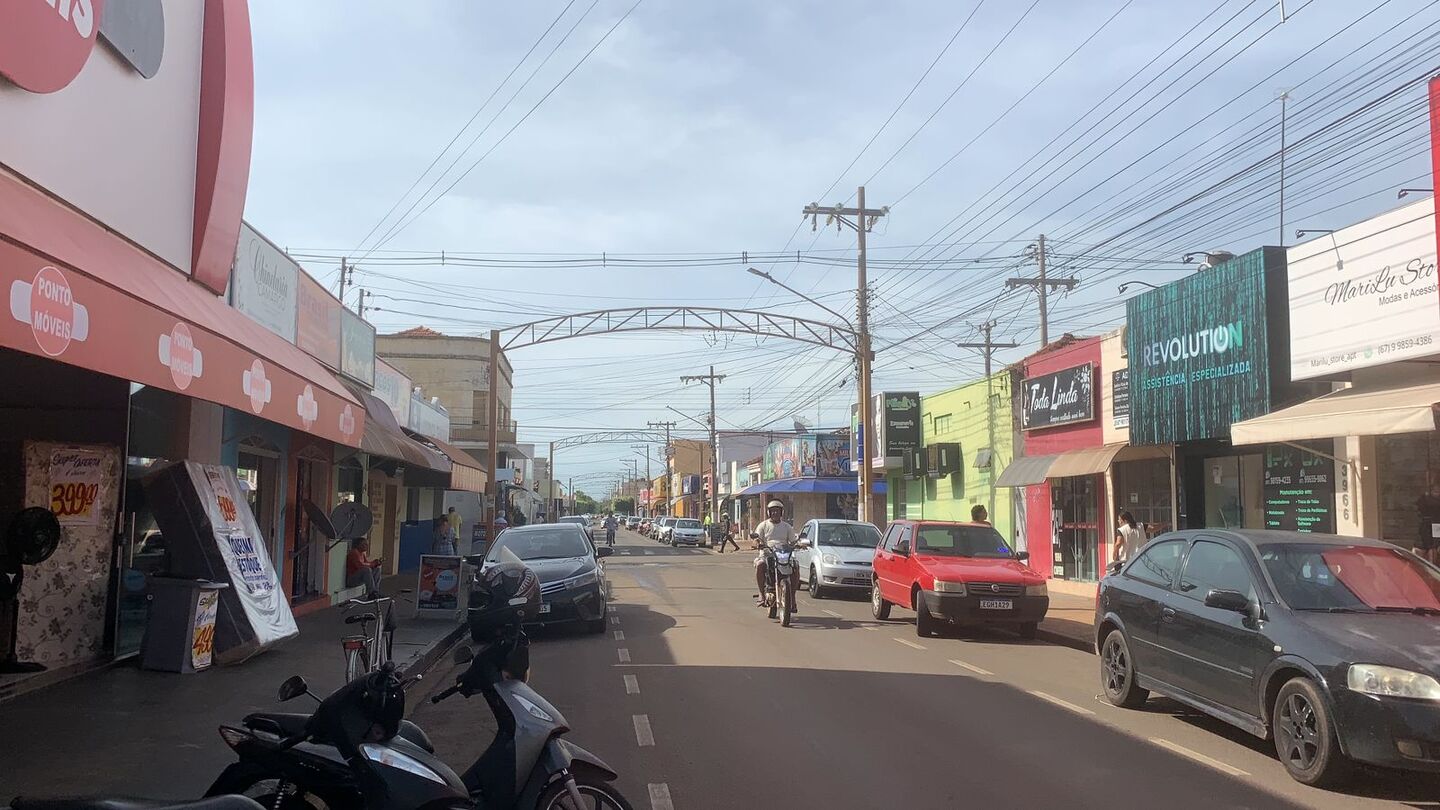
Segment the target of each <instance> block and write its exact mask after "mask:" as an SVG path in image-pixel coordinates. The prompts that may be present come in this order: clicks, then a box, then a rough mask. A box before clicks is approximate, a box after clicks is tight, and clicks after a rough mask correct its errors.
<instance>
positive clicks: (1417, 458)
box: [1375, 433, 1440, 546]
mask: <svg viewBox="0 0 1440 810" xmlns="http://www.w3.org/2000/svg"><path fill="white" fill-rule="evenodd" d="M1375 455H1376V462H1377V464H1376V467H1377V468H1378V469H1379V473H1380V488H1379V490H1380V538H1381V539H1383V540H1388V541H1390V542H1392V543H1399V544H1401V545H1404V546H1413V545H1414V544H1415V541H1416V540H1418V539H1419V538H1421V537H1422V536H1424V537H1426V538H1427V539H1428V538H1429V537H1430V536H1431V534H1432V533H1433V529H1432V527H1431V525H1430V524H1431V521H1430V520H1429V519H1428V518H1429V517H1433V515H1427V516H1426V518H1427V519H1426V520H1424V521H1422V520H1421V515H1420V512H1421V505H1422V503H1421V499H1422V498H1424V497H1425V495H1426V490H1427V488H1428V486H1429V485H1430V484H1431V483H1440V441H1437V440H1436V434H1434V433H1417V434H1407V435H1402V436H1379V437H1377V438H1376V439H1375ZM1427 511H1428V510H1427ZM1422 531H1424V532H1425V534H1424V535H1422Z"/></svg>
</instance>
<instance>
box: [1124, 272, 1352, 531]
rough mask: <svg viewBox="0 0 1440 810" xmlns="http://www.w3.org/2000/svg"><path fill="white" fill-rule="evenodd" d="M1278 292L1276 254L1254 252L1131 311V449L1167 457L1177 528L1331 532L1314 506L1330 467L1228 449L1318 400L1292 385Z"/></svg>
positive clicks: (1304, 456) (1292, 450) (1145, 299)
mask: <svg viewBox="0 0 1440 810" xmlns="http://www.w3.org/2000/svg"><path fill="white" fill-rule="evenodd" d="M1286 288H1287V284H1286V269H1285V253H1284V251H1283V250H1281V249H1279V248H1260V249H1258V250H1254V251H1251V252H1250V253H1247V254H1245V255H1243V256H1239V257H1236V258H1234V259H1231V260H1230V261H1227V262H1224V263H1222V264H1219V265H1217V266H1215V267H1213V268H1210V269H1209V270H1206V271H1203V272H1200V273H1197V274H1195V275H1193V276H1189V277H1187V278H1185V279H1182V280H1180V281H1177V282H1175V283H1173V284H1169V285H1166V286H1165V287H1162V288H1160V289H1159V290H1153V291H1150V292H1147V293H1145V294H1143V295H1139V296H1136V297H1134V298H1131V299H1130V300H1129V301H1128V302H1127V350H1128V354H1129V360H1130V440H1131V442H1133V443H1135V444H1137V445H1155V446H1164V445H1174V447H1175V465H1176V478H1177V505H1178V512H1177V520H1176V523H1177V525H1178V526H1179V527H1180V528H1201V527H1207V526H1213V527H1226V528H1247V529H1265V528H1294V527H1296V526H1302V525H1303V526H1305V527H1307V528H1308V529H1309V530H1312V531H1330V530H1332V528H1333V526H1334V520H1333V514H1330V513H1329V512H1328V511H1321V512H1316V511H1314V506H1315V504H1313V503H1312V501H1314V500H1315V499H1316V498H1317V497H1320V498H1321V499H1322V500H1323V499H1325V498H1326V497H1328V496H1324V495H1323V492H1324V489H1325V488H1326V487H1328V486H1333V482H1334V480H1335V477H1334V475H1335V471H1334V465H1333V463H1331V462H1330V461H1329V459H1328V458H1327V457H1326V456H1321V455H1317V454H1315V453H1313V452H1311V451H1309V450H1304V449H1303V448H1297V447H1294V446H1291V445H1271V444H1265V443H1260V444H1257V445H1254V446H1237V445H1235V444H1232V443H1231V442H1230V440H1229V439H1230V428H1231V425H1232V424H1234V423H1236V422H1243V421H1244V420H1246V419H1252V418H1255V417H1258V416H1262V415H1264V414H1266V413H1269V412H1270V411H1271V410H1272V408H1274V407H1276V406H1277V405H1283V404H1285V403H1288V402H1293V401H1297V400H1300V399H1304V398H1306V397H1307V396H1309V395H1312V392H1313V391H1314V390H1315V386H1313V385H1308V384H1303V383H1302V384H1294V383H1291V382H1290V379H1289V363H1290V361H1289V358H1290V347H1289V344H1288V339H1289V320H1290V318H1289V312H1288V310H1287V307H1286ZM1302 480H1304V481H1307V482H1310V483H1308V484H1306V487H1311V486H1313V488H1314V491H1302V489H1303V488H1302V487H1301V486H1300V482H1301V481H1302ZM1330 500H1331V501H1333V498H1331V499H1330Z"/></svg>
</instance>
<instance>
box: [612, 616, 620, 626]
mask: <svg viewBox="0 0 1440 810" xmlns="http://www.w3.org/2000/svg"><path fill="white" fill-rule="evenodd" d="M610 623H611V624H619V623H620V617H619V616H611V617H610Z"/></svg>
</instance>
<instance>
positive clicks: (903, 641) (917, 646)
mask: <svg viewBox="0 0 1440 810" xmlns="http://www.w3.org/2000/svg"><path fill="white" fill-rule="evenodd" d="M895 640H896V641H898V642H900V643H901V644H904V645H905V646H906V647H914V648H915V649H917V650H923V649H925V647H924V646H922V645H920V644H916V643H915V642H913V641H911V640H909V639H905V638H897V639H895Z"/></svg>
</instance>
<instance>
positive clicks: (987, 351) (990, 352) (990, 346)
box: [955, 237, 1044, 520]
mask: <svg viewBox="0 0 1440 810" xmlns="http://www.w3.org/2000/svg"><path fill="white" fill-rule="evenodd" d="M1041 238H1044V237H1041ZM994 329H995V322H994V321H986V322H985V323H983V324H981V326H980V331H981V332H983V333H984V334H985V342H984V343H956V344H955V345H956V346H959V347H960V348H962V349H979V350H980V351H981V352H983V353H984V355H985V427H986V431H987V432H988V433H989V435H990V473H991V475H992V476H993V475H994V473H995V394H994V391H993V390H992V389H993V385H994V381H993V380H992V379H991V371H990V366H991V358H993V357H994V356H995V350H996V349H1014V348H1017V347H1019V345H1020V344H1018V343H996V342H995V341H993V340H991V339H990V333H991V331H992V330H994ZM992 480H993V479H992ZM989 489H990V502H989V507H988V508H989V510H990V512H989V514H990V516H991V517H990V519H991V520H994V519H995V517H994V516H995V487H993V486H991V487H990V488H989Z"/></svg>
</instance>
